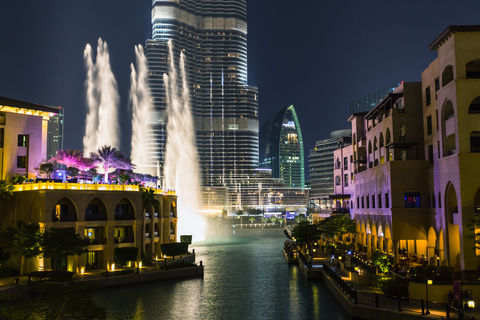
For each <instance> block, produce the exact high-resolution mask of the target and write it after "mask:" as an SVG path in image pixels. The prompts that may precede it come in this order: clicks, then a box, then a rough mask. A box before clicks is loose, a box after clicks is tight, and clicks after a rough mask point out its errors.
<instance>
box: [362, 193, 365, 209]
mask: <svg viewBox="0 0 480 320" xmlns="http://www.w3.org/2000/svg"><path fill="white" fill-rule="evenodd" d="M363 199H364V198H363V196H362V209H364V208H365V202H363Z"/></svg>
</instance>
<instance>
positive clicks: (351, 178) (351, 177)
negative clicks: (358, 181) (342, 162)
mask: <svg viewBox="0 0 480 320" xmlns="http://www.w3.org/2000/svg"><path fill="white" fill-rule="evenodd" d="M350 180H352V181H353V172H352V173H350Z"/></svg>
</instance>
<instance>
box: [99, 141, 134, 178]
mask: <svg viewBox="0 0 480 320" xmlns="http://www.w3.org/2000/svg"><path fill="white" fill-rule="evenodd" d="M90 159H92V160H94V161H95V162H97V164H98V166H99V167H102V168H103V170H104V171H105V179H104V180H105V183H107V182H108V170H110V168H118V169H124V170H131V169H133V168H135V166H134V165H133V164H132V162H131V161H130V159H128V158H126V157H125V156H124V155H123V154H122V153H121V152H120V151H118V150H117V149H116V148H112V147H111V146H103V147H101V148H100V149H98V150H97V151H95V152H92V153H90Z"/></svg>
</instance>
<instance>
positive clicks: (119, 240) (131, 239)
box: [113, 237, 135, 243]
mask: <svg viewBox="0 0 480 320" xmlns="http://www.w3.org/2000/svg"><path fill="white" fill-rule="evenodd" d="M113 242H114V243H132V242H135V238H134V237H117V238H114V239H113Z"/></svg>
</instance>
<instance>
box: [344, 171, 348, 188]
mask: <svg viewBox="0 0 480 320" xmlns="http://www.w3.org/2000/svg"><path fill="white" fill-rule="evenodd" d="M343 179H344V181H345V182H344V183H345V187H348V173H345V175H344V177H343Z"/></svg>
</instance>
